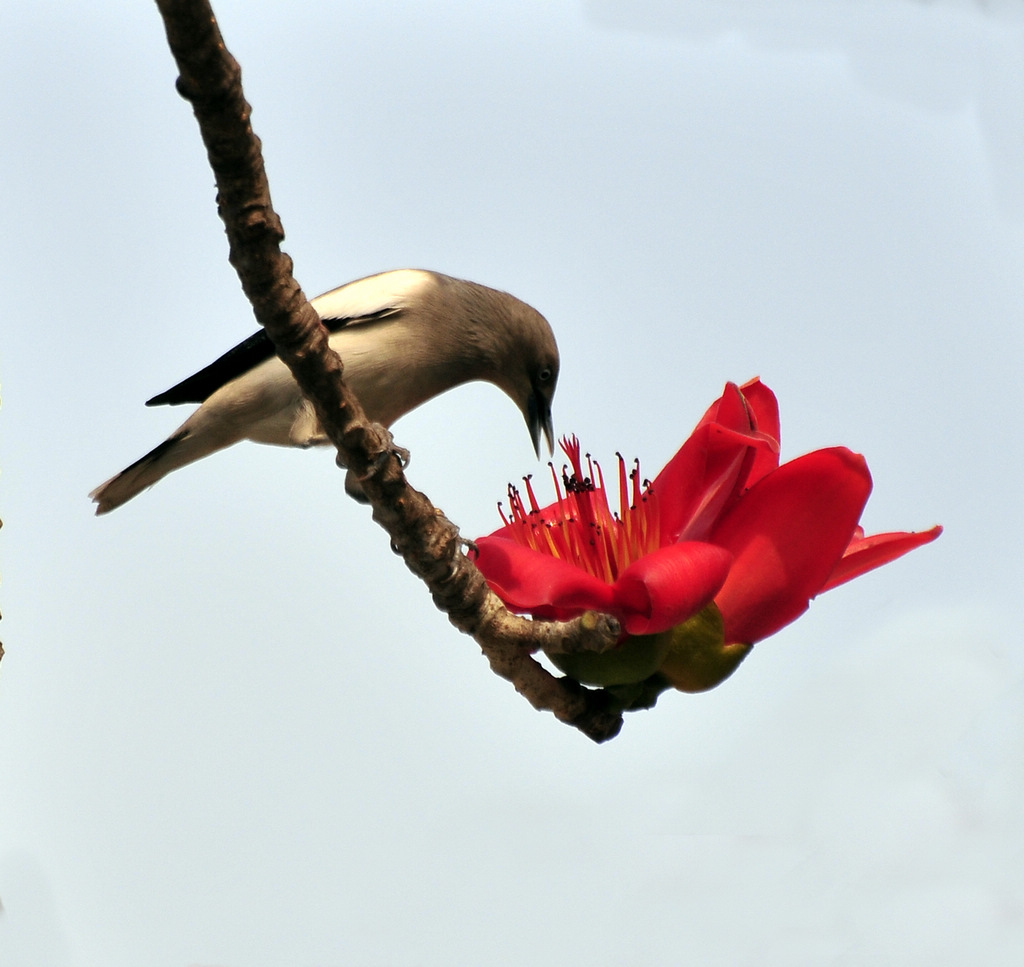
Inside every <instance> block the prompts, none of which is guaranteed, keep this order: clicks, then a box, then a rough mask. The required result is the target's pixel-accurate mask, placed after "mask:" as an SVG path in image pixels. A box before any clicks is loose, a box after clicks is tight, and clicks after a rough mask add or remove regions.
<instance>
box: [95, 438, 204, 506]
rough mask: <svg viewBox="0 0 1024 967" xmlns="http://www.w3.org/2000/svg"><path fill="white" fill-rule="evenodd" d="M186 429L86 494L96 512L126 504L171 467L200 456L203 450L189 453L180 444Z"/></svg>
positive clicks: (187, 448)
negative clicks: (92, 501)
mask: <svg viewBox="0 0 1024 967" xmlns="http://www.w3.org/2000/svg"><path fill="white" fill-rule="evenodd" d="M188 437H189V431H188V430H185V429H182V430H179V431H178V432H177V433H175V434H174V436H171V437H168V438H167V439H166V440H164V442H163V443H161V444H160V445H159V446H157V447H154V448H153V449H152V450H150V451H149V453H147V454H146V455H145V456H144V457H142V458H140V459H139V460H136V461H135V463H133V464H132V465H131V466H130V467H125V468H124V470H122V471H121V472H120V473H119V474H117V475H116V476H114V477H111V478H110V479H109V480H108V481H106V483H101V484H100V485H99V486H98V487H97V488H96V489H95V490H94V491H93V492H92V493H91V494H89V496H90V497H91V498H92V499H93V500H94V501H95V502H96V504H97V507H96V514H97V515H99V514H106V513H109V512H110V511H112V510H114V508H116V507H120V506H121V504H124V503H127V502H128V501H129V500H131V499H132V497H135V496H137V495H138V494H140V493H142V491H143V490H145V489H146V488H147V487H152V486H153V484H155V483H156V482H157V481H158V480H160V479H161V478H162V477H165V476H167V474H169V473H170V472H171V471H172V470H177V469H178V467H183V466H184V465H185V464H187V463H191V462H192V461H193V460H196V459H198V458H199V457H200V456H203V453H189V452H188V451H189V450H190V449H192V448H190V447H186V446H183V444H184V443H185V441H186V440H187V439H188Z"/></svg>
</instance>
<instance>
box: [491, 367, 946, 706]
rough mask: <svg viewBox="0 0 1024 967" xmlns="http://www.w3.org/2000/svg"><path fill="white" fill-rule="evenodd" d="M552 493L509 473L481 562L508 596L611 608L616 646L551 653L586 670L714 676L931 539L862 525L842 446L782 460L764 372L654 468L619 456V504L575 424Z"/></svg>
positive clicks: (863, 468) (685, 686)
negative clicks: (649, 471)
mask: <svg viewBox="0 0 1024 967" xmlns="http://www.w3.org/2000/svg"><path fill="white" fill-rule="evenodd" d="M562 449H563V451H564V452H565V455H566V457H567V458H568V460H569V466H567V467H565V468H564V469H563V471H562V479H561V485H560V484H559V480H558V477H557V476H556V475H555V471H554V467H552V476H553V477H554V483H555V493H556V499H555V501H554V502H553V503H552V504H550V505H548V506H547V507H543V508H541V507H540V506H539V504H538V501H537V499H536V495H535V491H534V488H533V485H532V482H531V480H530V479H529V478H527V479H526V480H525V490H526V501H525V502H524V500H523V497H522V494H521V493H520V492H519V490H517V489H516V488H515V487H511V486H510V487H509V500H510V508H509V511H508V513H507V514H506V513H505V512H504V511H502V517H503V519H504V521H505V524H504V526H503V527H501V528H500V529H499V530H497V531H495V532H494V533H493V534H491V535H490V536H488V537H483V538H480V539H479V540H478V541H477V542H476V544H477V547H478V555H477V565H478V566H479V568H480V570H481V571H482V572H483V574H484V577H485V578H486V579H487V582H488V584H489V585H490V586H491V588H492V589H493V590H494V591H495V592H496V593H497V594H498V596H499V597H501V598H502V600H503V601H504V602H505V603H506V605H507V606H508V607H509V608H510V609H511V610H513V611H517V612H519V613H523V614H529V615H532V616H533V617H535V618H555V619H562V620H565V619H569V618H573V617H576V616H577V615H580V614H582V613H583V612H585V611H600V612H605V613H608V614H611V615H614V616H615V617H616V618H617V619H618V620H619V621H620V623H621V624H622V628H623V637H622V640H621V641H620V642H619V644H618V646H617V647H616V648H614V649H612V650H611V651H609V652H607V653H605V654H602V655H596V654H585V655H552V656H551V657H552V660H553V661H555V663H556V664H558V665H559V666H560V667H561V668H562V670H563V671H565V672H566V673H567V674H569V675H571V676H572V677H574V678H577V679H578V680H579V681H582V682H585V683H589V684H596V685H606V686H621V685H632V684H636V683H640V682H643V681H645V680H648V679H651V677H652V676H657V677H658V682H660V683H662V684H661V685H660V687H665V685H666V684H670V685H673V686H674V687H676V688H679V689H682V690H684V691H702V690H704V689H707V688H712V687H714V686H715V685H717V684H719V682H721V681H723V680H724V679H725V678H727V677H728V676H729V675H730V674H731V673H732V672H733V671H734V670H735V668H736V667H737V666H738V665H739V663H740V662H741V661H742V660H743V658H744V657H745V656H746V654H747V653H748V652H749V651H750V649H751V647H752V646H753V644H754V643H755V642H758V641H761V640H762V639H764V638H767V637H768V636H769V635H772V634H774V633H775V632H776V631H778V630H779V629H780V628H783V627H784V626H785V625H787V624H789V623H790V622H791V621H793V620H795V619H796V618H798V617H799V616H800V615H801V614H803V612H804V611H806V610H807V607H808V605H809V603H810V601H811V599H812V598H814V597H815V596H816V595H817V594H820V593H821V592H822V591H827V590H830V589H831V588H834V587H837V586H838V585H840V584H843V583H845V582H846V581H849V580H851V579H852V578H855V577H857V576H859V575H861V574H864V573H866V572H867V571H871V570H873V569H875V568H877V567H880V566H881V565H883V564H886V563H888V562H889V561H892V560H895V559H896V558H898V557H900V556H902V555H903V554H905V553H907V552H908V551H910V550H912V549H913V548H915V547H919V546H920V545H922V544H926V543H928V542H930V541H933V540H935V538H936V537H938V536H939V534H940V533H941V530H942V529H941V528H940V527H933V528H932V529H931V530H928V531H924V532H921V533H905V532H893V533H887V534H878V535H875V536H873V537H865V536H864V531H863V529H862V528H861V527H860V524H859V521H860V516H861V513H862V511H863V509H864V505H865V503H866V502H867V499H868V495H869V494H870V492H871V475H870V474H869V473H868V468H867V464H866V463H865V461H864V458H863V457H861V456H860V455H859V454H856V453H853V452H852V451H850V450H848V449H846V448H845V447H833V448H830V449H824V450H816V451H814V452H813V453H809V454H806V455H805V456H802V457H798V458H797V459H795V460H792V461H790V462H789V463H786V464H783V465H782V466H780V465H779V416H778V404H777V402H776V400H775V396H774V394H773V393H772V392H771V390H769V389H768V387H766V386H765V385H764V384H762V383H761V382H760V381H759V380H753V381H752V382H750V383H747V384H746V385H744V386H742V387H739V386H736V385H735V384H734V383H729V384H728V385H727V386H726V388H725V391H724V393H723V394H722V396H721V397H720V398H719V399H718V400H717V401H716V402H715V403H714V404H712V406H711V407H710V408H709V409H708V411H707V413H705V414H704V417H703V419H701V421H700V423H698V424H697V427H696V429H695V430H694V431H693V433H692V434H691V435H690V437H689V439H688V440H687V441H686V442H685V443H684V444H683V446H682V447H681V448H680V450H679V452H678V453H677V454H676V455H675V456H674V457H673V458H672V459H671V460H670V461H669V463H668V465H667V466H666V467H665V468H664V469H663V470H662V471H661V473H660V474H658V476H657V477H656V478H655V479H654V481H653V483H652V482H650V481H644V480H642V478H641V474H640V468H639V464H638V463H635V464H634V465H633V466H632V468H630V469H627V467H626V464H625V461H624V460H623V458H622V457H621V456H619V457H618V480H617V488H616V489H617V491H618V502H619V512H618V513H613V512H612V510H611V507H610V504H609V491H608V488H607V486H606V484H605V480H604V475H603V473H602V470H601V467H600V465H599V464H597V463H596V462H594V461H593V460H592V459H591V458H590V456H589V455H587V456H584V455H583V454H582V452H581V448H580V444H579V442H578V441H577V440H576V438H575V437H573V438H572V439H565V440H563V441H562Z"/></svg>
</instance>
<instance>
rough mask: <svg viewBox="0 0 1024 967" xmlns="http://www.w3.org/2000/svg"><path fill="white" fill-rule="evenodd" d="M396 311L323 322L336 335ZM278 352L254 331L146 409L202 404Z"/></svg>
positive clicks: (166, 391) (262, 332)
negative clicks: (347, 328)
mask: <svg viewBox="0 0 1024 967" xmlns="http://www.w3.org/2000/svg"><path fill="white" fill-rule="evenodd" d="M396 311H397V310H396V309H394V308H387V309H382V310H380V311H379V312H373V313H369V314H368V315H365V316H359V317H358V318H338V319H323V320H322V321H323V324H324V325H325V326H326V327H327V329H328V330H329V331H330V332H337V331H338V330H339V329H344V328H345V327H346V326H351V325H355V324H356V323H363V322H372V321H373V320H375V319H383V318H384V317H385V316H390V315H394V314H395V312H396ZM275 353H276V350H275V349H274V344H273V343H272V342H271V341H270V337H269V336H268V335H267V332H266V330H265V329H261V330H260V331H259V332H254V333H253V334H252V335H251V336H250V337H249V338H248V339H246V340H245V341H244V342H240V343H239V344H238V345H237V346H235V348H234V349H229V350H228V351H227V352H226V353H224V355H223V356H221V357H220V358H218V359H215V360H214V361H213V362H212V363H210V365H209V366H206V367H204V368H203V369H201V370H199V372H198V373H193V374H192V375H191V376H189V377H188V379H183V380H182V381H181V382H180V383H178V384H177V385H175V386H172V387H171V388H170V389H169V390H165V391H164V392H163V393H158V394H157V395H156V396H154V397H153V398H152V399H149V400H146V406H162V405H164V404H166V403H169V404H171V405H172V406H174V405H177V404H178V403H202V402H204V401H205V400H206V399H208V398H209V397H210V396H211V395H212V394H213V393H215V392H216V391H217V390H219V389H220V388H221V387H222V386H224V385H226V384H227V383H230V382H231V380H233V379H237V378H238V377H239V376H242V375H243V374H244V373H247V372H249V370H250V369H254V368H255V367H257V366H259V364H260V363H264V362H266V361H267V360H268V359H270V358H271V357H272V356H273V355H274V354H275Z"/></svg>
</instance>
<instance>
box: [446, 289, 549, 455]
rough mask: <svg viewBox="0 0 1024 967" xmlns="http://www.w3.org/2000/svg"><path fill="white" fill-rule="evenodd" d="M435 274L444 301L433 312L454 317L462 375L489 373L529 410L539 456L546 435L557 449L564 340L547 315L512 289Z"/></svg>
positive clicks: (480, 376) (451, 324) (453, 334)
mask: <svg viewBox="0 0 1024 967" xmlns="http://www.w3.org/2000/svg"><path fill="white" fill-rule="evenodd" d="M435 278H436V279H437V280H438V289H437V290H436V292H435V293H432V294H431V295H432V297H435V298H438V299H439V300H440V301H439V303H438V308H437V310H436V311H435V312H434V313H432V315H433V316H434V317H435V318H443V319H445V320H446V321H448V322H449V326H448V331H449V333H450V334H451V337H452V339H453V342H454V344H455V346H456V347H457V348H454V349H453V350H452V351H453V354H454V355H456V356H458V357H459V358H460V360H461V371H462V379H485V380H487V381H488V382H491V383H494V384H495V385H496V386H497V387H499V389H502V390H504V391H505V393H506V394H507V395H508V396H509V397H510V398H511V400H512V401H513V402H514V403H515V404H516V406H517V407H519V411H520V412H521V413H522V414H523V418H524V419H525V420H526V426H527V428H528V429H529V431H530V439H531V440H532V441H533V448H534V450H535V451H536V453H537V456H538V457H539V456H540V440H541V436H542V435H543V437H544V440H545V442H546V443H547V448H548V452H549V453H550V452H553V449H554V428H553V427H552V423H551V401H552V399H553V397H554V395H555V386H556V385H557V383H558V345H557V344H556V342H555V334H554V333H553V332H552V331H551V326H550V325H548V321H547V319H545V318H544V317H543V316H542V315H541V314H540V313H539V312H538V311H537V310H536V309H534V308H533V307H532V306H528V305H527V304H526V303H525V302H522V301H520V300H519V299H517V298H516V297H515V296H512V295H509V294H508V293H507V292H501V291H499V290H498V289H491V288H488V287H487V286H484V285H478V284H476V283H474V282H465V281H462V280H459V279H452V278H450V277H448V276H441V275H438V276H435Z"/></svg>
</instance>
